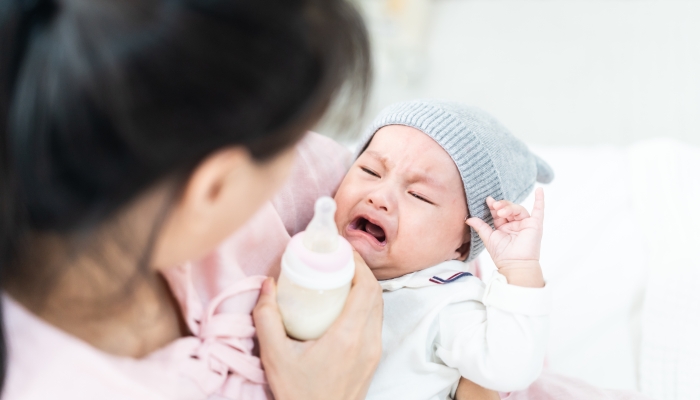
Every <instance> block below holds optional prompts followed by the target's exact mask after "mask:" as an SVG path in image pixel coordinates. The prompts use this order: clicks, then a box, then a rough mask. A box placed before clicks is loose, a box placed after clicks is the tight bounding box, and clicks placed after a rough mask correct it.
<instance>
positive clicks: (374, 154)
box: [365, 150, 389, 167]
mask: <svg viewBox="0 0 700 400" xmlns="http://www.w3.org/2000/svg"><path fill="white" fill-rule="evenodd" d="M365 154H367V155H368V156H371V157H372V158H374V159H376V160H377V161H379V162H380V163H382V164H383V165H384V167H387V164H388V161H389V159H388V158H387V157H386V156H384V155H382V154H380V153H378V152H376V151H374V150H365Z"/></svg>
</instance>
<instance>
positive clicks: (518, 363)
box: [367, 261, 551, 400]
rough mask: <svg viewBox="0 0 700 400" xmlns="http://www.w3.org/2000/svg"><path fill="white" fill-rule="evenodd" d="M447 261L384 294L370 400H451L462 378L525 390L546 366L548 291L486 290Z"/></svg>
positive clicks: (496, 286)
mask: <svg viewBox="0 0 700 400" xmlns="http://www.w3.org/2000/svg"><path fill="white" fill-rule="evenodd" d="M466 268H467V264H465V263H464V262H461V261H446V262H443V263H440V264H438V265H436V266H433V267H430V268H427V269H424V270H421V271H418V272H414V273H411V274H407V275H404V276H401V277H398V278H394V279H389V280H386V281H380V284H381V286H382V288H383V289H384V323H383V327H382V329H383V330H382V359H381V362H380V364H379V367H378V368H377V371H376V373H375V375H374V379H373V380H372V384H371V386H370V388H369V393H368V395H367V399H372V400H379V399H382V400H384V399H386V400H389V399H391V400H394V399H401V400H411V399H416V400H444V399H452V398H453V397H454V393H455V391H456V389H457V384H458V383H459V379H460V377H461V376H464V377H465V378H467V379H469V380H471V381H473V382H475V383H477V384H479V385H481V386H484V387H486V388H489V389H493V390H498V391H503V392H507V391H513V390H517V389H523V388H525V387H527V386H528V385H529V384H530V383H532V382H533V381H534V380H535V379H536V378H537V377H538V376H539V374H540V372H541V370H542V365H543V362H544V356H545V350H546V343H547V336H548V329H549V310H550V306H551V293H550V289H549V287H547V286H545V287H544V288H526V287H521V286H514V285H509V284H508V283H507V281H506V278H505V277H504V276H503V275H501V274H499V273H498V272H495V273H494V275H493V277H492V278H491V279H490V280H489V282H488V284H484V283H483V282H482V281H481V280H480V279H479V278H476V277H474V276H472V275H471V274H469V273H468V272H466Z"/></svg>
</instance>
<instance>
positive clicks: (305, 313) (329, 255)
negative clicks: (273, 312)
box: [277, 197, 355, 340]
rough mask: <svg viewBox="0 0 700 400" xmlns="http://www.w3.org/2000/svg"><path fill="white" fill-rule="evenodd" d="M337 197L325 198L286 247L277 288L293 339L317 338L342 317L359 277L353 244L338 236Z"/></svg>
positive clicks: (288, 331)
mask: <svg viewBox="0 0 700 400" xmlns="http://www.w3.org/2000/svg"><path fill="white" fill-rule="evenodd" d="M335 209H336V205H335V201H334V200H333V199H332V198H330V197H321V198H320V199H318V200H317V201H316V205H315V207H314V217H313V219H312V220H311V222H310V223H309V226H307V227H306V230H305V231H304V232H300V233H298V234H296V235H294V237H292V240H291V241H290V242H289V244H288V245H287V249H286V250H285V252H284V255H283V256H282V272H281V273H280V277H279V282H278V286H277V302H278V303H279V308H280V313H281V314H282V321H283V322H284V326H285V328H286V330H287V334H288V335H289V336H290V337H293V338H295V339H299V340H311V339H317V338H319V337H320V336H321V335H323V333H324V332H325V331H326V330H327V329H328V327H330V326H331V324H332V323H333V321H335V319H336V318H337V317H338V315H340V312H341V311H342V309H343V305H344V304H345V300H346V299H347V297H348V293H349V292H350V283H351V281H352V278H353V276H354V275H355V261H354V259H353V254H352V248H351V247H350V243H348V242H347V240H345V238H343V237H341V236H340V235H338V228H337V227H336V225H335V220H334V216H335Z"/></svg>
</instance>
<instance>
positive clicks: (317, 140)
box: [272, 132, 352, 236]
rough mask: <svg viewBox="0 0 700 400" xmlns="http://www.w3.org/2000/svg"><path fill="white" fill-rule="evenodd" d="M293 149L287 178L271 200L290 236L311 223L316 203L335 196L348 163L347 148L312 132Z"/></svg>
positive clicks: (348, 152) (350, 154)
mask: <svg viewBox="0 0 700 400" xmlns="http://www.w3.org/2000/svg"><path fill="white" fill-rule="evenodd" d="M296 149H297V150H296V151H297V159H296V162H295V164H294V167H293V168H292V172H291V174H290V177H289V179H288V180H287V183H286V184H285V185H284V186H283V187H282V189H281V190H280V191H279V192H278V193H277V195H276V196H275V197H274V199H273V200H272V205H273V206H274V207H275V209H276V210H277V213H278V214H279V216H280V218H281V219H282V222H283V223H284V226H285V228H286V229H287V232H288V233H289V235H290V236H293V235H294V234H296V233H298V232H301V231H302V230H304V229H305V228H306V225H308V223H309V221H311V218H312V217H313V210H314V203H315V201H316V199H318V198H319V197H321V196H331V197H332V196H333V195H335V192H336V190H337V189H338V186H340V182H341V181H342V180H343V177H344V176H345V174H346V173H347V171H348V168H349V167H350V164H351V163H352V153H351V152H350V151H349V150H348V149H347V148H345V147H344V146H343V145H341V144H340V143H338V142H336V141H334V140H333V139H330V138H328V137H325V136H322V135H319V134H318V133H315V132H309V133H308V134H307V135H306V136H305V137H304V139H302V140H301V142H299V144H298V145H297V148H296Z"/></svg>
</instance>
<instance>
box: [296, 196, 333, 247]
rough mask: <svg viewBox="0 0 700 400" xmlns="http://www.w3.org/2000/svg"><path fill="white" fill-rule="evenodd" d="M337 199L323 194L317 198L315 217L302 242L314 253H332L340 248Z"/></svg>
mask: <svg viewBox="0 0 700 400" xmlns="http://www.w3.org/2000/svg"><path fill="white" fill-rule="evenodd" d="M335 210H336V205H335V200H333V199H332V198H330V197H328V196H323V197H321V198H319V199H318V200H316V205H315V206H314V217H313V218H312V219H311V222H309V226H307V227H306V231H305V232H304V237H303V238H302V243H303V244H304V247H306V248H307V249H309V250H310V251H313V252H314V253H332V252H334V251H336V250H337V249H338V227H337V226H336V224H335Z"/></svg>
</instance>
